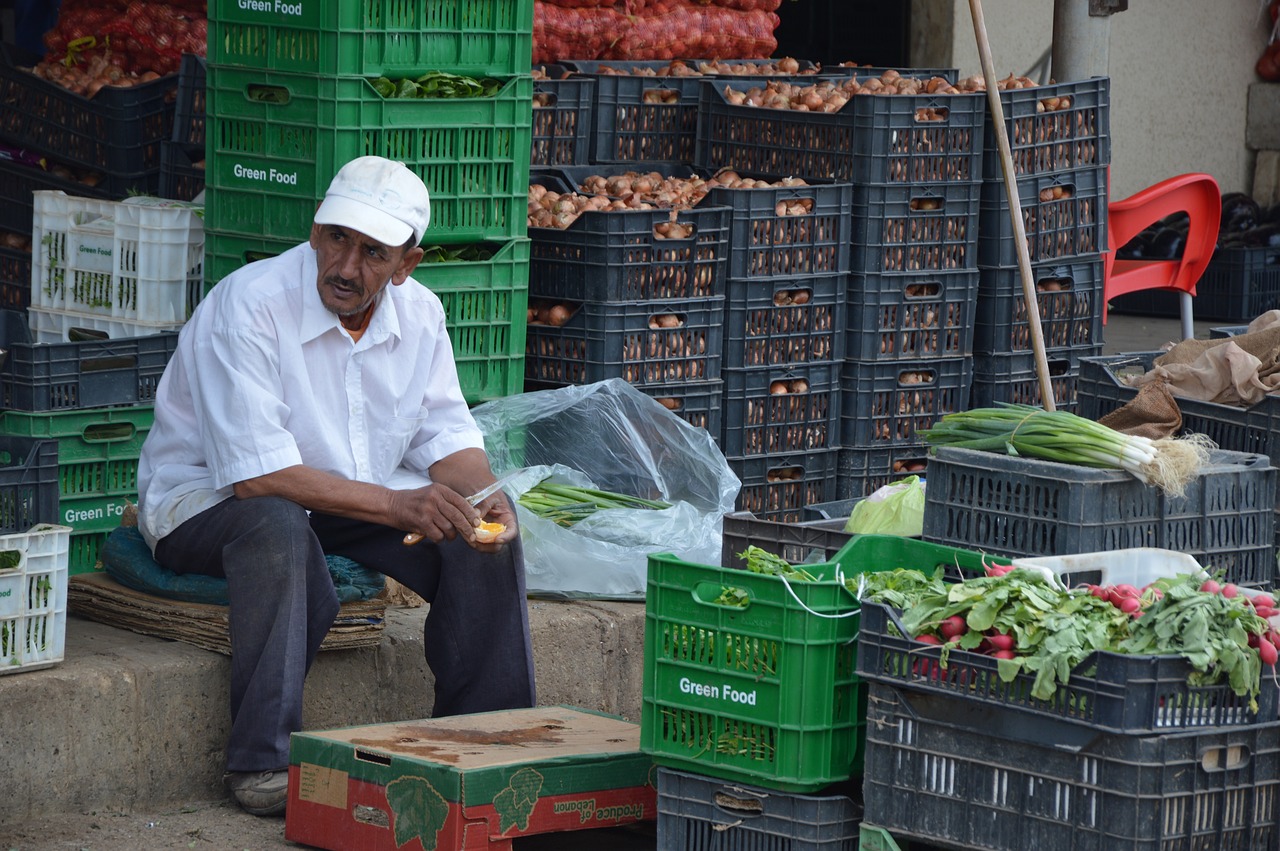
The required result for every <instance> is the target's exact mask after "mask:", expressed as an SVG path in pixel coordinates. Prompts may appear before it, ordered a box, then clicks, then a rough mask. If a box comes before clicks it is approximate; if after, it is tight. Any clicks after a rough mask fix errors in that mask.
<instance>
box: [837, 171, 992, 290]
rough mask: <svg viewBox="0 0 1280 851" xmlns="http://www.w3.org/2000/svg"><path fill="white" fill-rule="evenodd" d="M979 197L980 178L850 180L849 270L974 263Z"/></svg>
mask: <svg viewBox="0 0 1280 851" xmlns="http://www.w3.org/2000/svg"><path fill="white" fill-rule="evenodd" d="M981 200H982V182H981V181H971V182H969V183H938V184H913V185H887V186H885V185H876V186H861V185H859V186H855V187H854V190H853V250H852V255H853V256H852V259H851V261H850V262H851V265H852V267H853V271H854V273H855V274H856V273H863V274H874V275H885V274H919V273H920V272H953V271H959V270H968V269H976V268H977V267H978V209H979V204H980V202H981Z"/></svg>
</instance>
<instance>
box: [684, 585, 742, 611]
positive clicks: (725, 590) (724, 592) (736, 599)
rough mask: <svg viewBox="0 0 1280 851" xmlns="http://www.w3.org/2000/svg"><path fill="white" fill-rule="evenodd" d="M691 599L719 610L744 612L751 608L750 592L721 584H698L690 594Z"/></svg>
mask: <svg viewBox="0 0 1280 851" xmlns="http://www.w3.org/2000/svg"><path fill="white" fill-rule="evenodd" d="M690 594H691V596H692V597H693V599H694V600H695V601H697V602H699V603H701V604H702V605H704V606H714V607H715V608H720V609H736V610H738V611H743V612H745V611H746V610H747V609H748V608H750V607H751V592H750V591H748V590H747V589H745V588H740V587H737V586H728V585H725V584H724V583H722V582H699V583H698V584H696V585H695V586H693V590H692V591H691V592H690Z"/></svg>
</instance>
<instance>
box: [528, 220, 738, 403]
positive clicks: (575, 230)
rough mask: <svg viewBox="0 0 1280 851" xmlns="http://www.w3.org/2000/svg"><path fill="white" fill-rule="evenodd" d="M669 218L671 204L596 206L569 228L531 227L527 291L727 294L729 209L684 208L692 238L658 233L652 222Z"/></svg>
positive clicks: (597, 295) (639, 296)
mask: <svg viewBox="0 0 1280 851" xmlns="http://www.w3.org/2000/svg"><path fill="white" fill-rule="evenodd" d="M671 220H672V219H671V211H670V210H626V211H609V212H604V211H593V212H588V213H583V214H582V215H580V216H579V217H578V218H577V219H575V220H574V221H573V222H572V223H570V225H569V227H567V228H565V229H564V230H560V229H558V228H538V227H531V228H529V239H530V240H531V249H532V250H531V258H532V260H531V263H530V266H529V296H530V297H531V298H555V299H569V300H575V301H597V302H605V301H617V302H639V301H645V300H655V301H656V300H668V299H695V298H696V299H705V298H715V297H722V296H723V295H724V281H725V271H726V269H727V266H728V256H729V239H728V237H729V209H728V208H727V207H698V208H696V209H692V210H681V211H679V212H678V213H677V214H676V218H675V221H677V222H679V223H687V224H691V225H693V235H692V236H690V237H688V238H687V239H665V238H661V237H659V236H658V235H657V233H656V232H655V230H654V228H655V227H656V226H658V225H660V224H662V223H664V222H669V221H671ZM704 377H707V378H710V377H714V376H704Z"/></svg>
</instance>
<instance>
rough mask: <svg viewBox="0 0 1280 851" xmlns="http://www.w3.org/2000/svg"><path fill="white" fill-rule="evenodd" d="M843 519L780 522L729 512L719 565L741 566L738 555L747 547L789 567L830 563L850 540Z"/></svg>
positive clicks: (844, 518) (739, 512) (725, 517)
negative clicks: (777, 558)
mask: <svg viewBox="0 0 1280 851" xmlns="http://www.w3.org/2000/svg"><path fill="white" fill-rule="evenodd" d="M820 504H821V503H820ZM847 520H848V518H847V517H843V518H839V519H825V518H824V519H821V520H802V521H798V522H797V521H793V522H782V521H778V520H761V519H760V518H758V517H756V516H755V515H754V514H752V513H751V512H750V511H731V512H729V513H728V514H726V515H725V516H724V531H723V533H722V546H721V547H720V566H721V567H728V568H742V567H745V564H746V563H745V562H744V561H743V560H742V559H741V558H740V557H739V556H740V555H741V553H743V552H744V551H745V550H746V549H747V547H748V546H756V547H759V548H760V549H762V550H764V551H766V552H770V553H773V554H774V555H776V556H778V557H779V558H781V559H785V560H786V561H789V562H791V563H792V564H814V563H816V562H826V561H831V559H832V558H834V557H835V554H836V553H838V552H839V551H840V548H841V547H843V546H844V545H845V544H847V543H849V539H850V538H852V537H853V535H851V534H850V533H848V532H846V531H844V524H845V522H846V521H847Z"/></svg>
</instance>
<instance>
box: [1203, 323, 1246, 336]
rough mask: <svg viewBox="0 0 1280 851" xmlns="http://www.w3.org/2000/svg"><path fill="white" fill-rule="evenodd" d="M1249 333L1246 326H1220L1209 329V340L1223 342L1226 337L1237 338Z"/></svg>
mask: <svg viewBox="0 0 1280 851" xmlns="http://www.w3.org/2000/svg"><path fill="white" fill-rule="evenodd" d="M1248 332H1249V326H1248V325H1220V326H1218V327H1217V328H1210V329H1209V339H1210V340H1225V339H1226V338H1227V337H1239V336H1240V335H1241V334H1247V333H1248Z"/></svg>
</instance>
